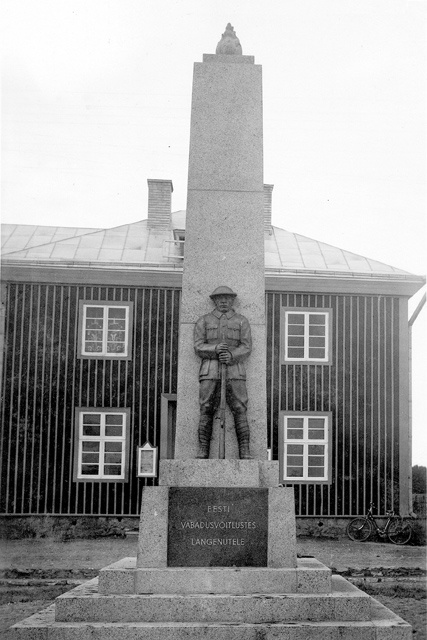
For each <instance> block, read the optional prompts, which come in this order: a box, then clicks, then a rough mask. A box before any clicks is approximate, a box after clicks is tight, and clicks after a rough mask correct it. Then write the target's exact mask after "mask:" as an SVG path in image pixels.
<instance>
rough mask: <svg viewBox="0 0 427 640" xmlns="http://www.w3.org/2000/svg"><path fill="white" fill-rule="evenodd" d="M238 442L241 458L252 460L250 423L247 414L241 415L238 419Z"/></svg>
mask: <svg viewBox="0 0 427 640" xmlns="http://www.w3.org/2000/svg"><path fill="white" fill-rule="evenodd" d="M235 422H236V434H237V442H238V443H239V458H240V460H252V456H251V453H250V450H249V425H248V421H247V419H246V415H245V416H241V417H239V418H238V419H237V420H236V421H235Z"/></svg>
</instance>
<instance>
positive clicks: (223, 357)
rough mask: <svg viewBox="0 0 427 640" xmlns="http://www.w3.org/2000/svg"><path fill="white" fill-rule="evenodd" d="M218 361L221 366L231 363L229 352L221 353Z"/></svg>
mask: <svg viewBox="0 0 427 640" xmlns="http://www.w3.org/2000/svg"><path fill="white" fill-rule="evenodd" d="M219 361H220V363H221V364H229V363H230V361H231V353H230V352H229V351H221V353H220V354H219Z"/></svg>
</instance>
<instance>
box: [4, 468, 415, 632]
mask: <svg viewBox="0 0 427 640" xmlns="http://www.w3.org/2000/svg"><path fill="white" fill-rule="evenodd" d="M275 471H277V465H276V463H265V462H259V461H255V460H216V461H205V460H192V461H189V460H188V461H183V460H178V461H173V460H166V461H163V462H162V463H161V467H160V486H158V487H147V488H146V489H145V490H144V494H143V501H142V509H141V523H140V537H139V547H138V557H137V559H136V558H124V559H123V560H121V561H120V562H116V563H114V564H112V565H111V566H109V567H106V568H105V569H102V571H101V572H100V575H99V578H96V579H94V580H90V581H89V582H86V583H85V584H83V585H80V586H79V587H76V588H75V589H73V590H72V591H69V592H68V593H65V594H63V595H62V596H60V597H59V598H57V600H56V602H55V605H52V606H51V607H49V608H47V609H45V610H44V611H42V612H40V613H38V614H36V615H34V616H31V617H30V618H28V619H27V620H24V621H23V622H21V623H19V624H17V625H15V627H13V628H14V630H15V634H16V636H17V637H19V638H23V639H25V640H47V639H49V640H86V639H89V638H90V639H91V640H94V639H95V640H96V639H97V638H99V639H100V640H101V639H102V640H105V639H106V638H110V639H117V640H135V639H136V638H141V639H143V640H184V639H185V640H188V639H189V638H193V639H194V640H196V639H199V638H200V639H201V638H203V639H204V640H259V638H261V637H262V638H263V639H264V640H278V639H279V638H283V639H286V640H289V639H291V640H319V639H322V638H324V639H325V640H326V639H327V640H338V639H340V640H341V639H344V640H355V639H358V638H360V640H384V639H385V638H386V637H387V640H405V639H407V640H409V638H410V637H411V636H412V630H411V627H410V625H408V624H407V623H406V622H404V621H403V620H402V619H401V618H399V617H398V616H396V615H395V614H393V613H392V612H391V611H389V610H388V609H386V608H385V607H383V606H382V605H380V604H379V603H378V602H376V601H375V600H373V598H371V597H370V596H368V595H367V594H365V593H364V592H362V591H360V590H359V589H357V588H356V587H354V586H353V585H351V584H350V583H349V582H347V581H346V580H345V579H344V578H342V577H340V576H332V575H331V570H330V569H328V568H327V567H325V566H324V565H322V564H321V563H320V562H318V561H316V560H315V559H314V558H296V550H295V516H294V508H293V490H292V489H286V488H283V487H279V486H277V482H276V486H272V485H273V484H274V482H273V478H274V476H275ZM277 477H278V474H277ZM221 478H224V479H226V480H227V483H230V484H231V485H232V486H224V484H222V485H221ZM172 479H173V481H174V485H173V486H169V485H168V484H166V483H167V482H169V481H171V480H172ZM202 540H203V541H204V542H203V543H201V541H202ZM195 541H199V542H198V543H196V542H195ZM208 541H210V542H208ZM230 541H231V542H230ZM254 542H255V544H254ZM175 547H176V548H175ZM224 559H225V560H224ZM185 562H187V563H193V562H199V563H201V566H184V563H185ZM218 562H219V563H224V562H225V563H226V564H228V565H229V566H223V565H221V566H218ZM215 563H216V566H214V565H215ZM233 563H234V564H233ZM238 563H240V565H239V566H237V564H238ZM181 565H182V566H181Z"/></svg>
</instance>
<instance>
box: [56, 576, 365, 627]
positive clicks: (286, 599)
mask: <svg viewBox="0 0 427 640" xmlns="http://www.w3.org/2000/svg"><path fill="white" fill-rule="evenodd" d="M369 600H370V599H369V596H368V595H367V594H366V593H364V592H363V591H360V589H358V588H357V587H355V586H354V585H352V584H350V583H349V582H347V580H345V579H344V578H342V577H341V576H333V577H332V591H331V593H316V594H304V593H293V594H292V593H268V594H264V593H262V592H260V593H257V594H251V595H230V594H192V595H181V594H144V595H141V594H137V595H129V594H114V595H106V596H105V595H102V594H99V593H98V578H95V579H93V580H90V581H89V582H86V583H85V584H83V585H79V586H78V587H76V588H75V589H73V590H72V591H69V592H68V593H64V594H63V595H62V596H59V598H57V600H56V620H57V621H58V622H171V623H172V622H198V621H203V622H208V623H211V622H222V623H237V624H238V623H240V622H241V621H242V620H244V621H245V622H247V623H253V624H259V623H277V622H297V621H304V620H305V621H326V620H335V621H337V620H353V621H356V620H357V621H366V620H369V616H370V602H369Z"/></svg>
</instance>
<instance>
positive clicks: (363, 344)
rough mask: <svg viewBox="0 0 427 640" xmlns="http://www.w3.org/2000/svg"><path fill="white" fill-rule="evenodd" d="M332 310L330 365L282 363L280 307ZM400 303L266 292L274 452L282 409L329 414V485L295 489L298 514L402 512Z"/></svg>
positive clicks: (387, 299)
mask: <svg viewBox="0 0 427 640" xmlns="http://www.w3.org/2000/svg"><path fill="white" fill-rule="evenodd" d="M284 307H300V308H310V307H316V308H332V314H333V317H332V336H333V340H332V364H331V365H307V364H306V365H301V364H299V365H291V364H281V362H280V331H279V326H280V321H281V308H284ZM398 335H399V299H398V298H393V297H381V296H350V295H348V296H343V295H304V294H279V293H277V294H276V293H269V294H267V351H268V375H267V389H268V419H269V445H268V446H269V447H270V446H271V447H272V450H273V458H277V455H278V442H277V437H278V436H277V432H278V429H277V425H278V420H279V411H280V410H283V411H331V412H332V417H333V420H332V484H331V485H330V486H326V485H320V484H318V485H316V484H306V483H301V484H295V485H294V486H295V496H296V513H297V515H299V516H312V515H317V516H321V515H323V516H330V515H333V516H346V515H347V516H348V515H353V514H360V513H364V512H365V511H366V510H367V508H368V506H369V502H370V501H371V500H372V501H373V502H374V503H375V505H376V507H377V510H378V513H385V511H386V509H391V508H396V509H398V508H399V428H398V427H399V349H398Z"/></svg>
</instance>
